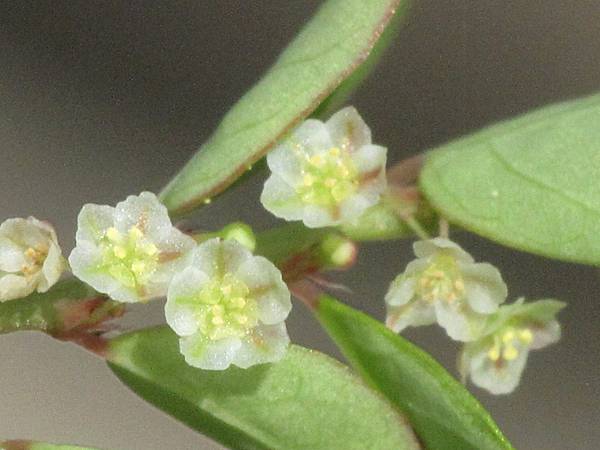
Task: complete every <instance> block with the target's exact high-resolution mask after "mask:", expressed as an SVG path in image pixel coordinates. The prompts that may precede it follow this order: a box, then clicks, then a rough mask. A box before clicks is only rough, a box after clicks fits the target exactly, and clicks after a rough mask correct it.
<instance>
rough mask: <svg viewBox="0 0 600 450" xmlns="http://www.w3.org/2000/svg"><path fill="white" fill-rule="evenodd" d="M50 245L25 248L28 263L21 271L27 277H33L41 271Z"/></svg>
mask: <svg viewBox="0 0 600 450" xmlns="http://www.w3.org/2000/svg"><path fill="white" fill-rule="evenodd" d="M48 250H49V249H48V247H47V246H42V245H38V246H36V247H29V248H28V249H27V250H25V253H24V254H25V260H26V263H25V264H23V266H22V267H21V272H22V273H23V275H25V276H26V277H31V276H33V275H35V274H36V273H37V272H39V271H40V269H41V268H42V266H43V265H44V261H45V260H46V256H48Z"/></svg>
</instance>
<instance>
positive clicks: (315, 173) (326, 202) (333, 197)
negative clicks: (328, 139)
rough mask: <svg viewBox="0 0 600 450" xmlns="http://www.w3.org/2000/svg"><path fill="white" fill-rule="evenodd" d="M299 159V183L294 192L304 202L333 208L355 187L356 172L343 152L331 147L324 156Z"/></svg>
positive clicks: (345, 152)
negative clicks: (301, 160) (300, 167)
mask: <svg viewBox="0 0 600 450" xmlns="http://www.w3.org/2000/svg"><path fill="white" fill-rule="evenodd" d="M301 157H302V159H303V164H302V166H303V167H302V184H301V185H300V186H298V188H297V189H296V190H297V192H298V194H299V195H300V197H301V198H302V200H303V201H304V202H306V203H309V204H313V205H319V206H333V205H337V204H339V203H340V202H341V201H342V200H344V199H346V198H347V197H349V196H350V195H352V194H353V193H354V192H355V191H356V189H357V188H358V179H357V178H358V177H357V175H358V172H357V170H356V167H355V165H354V163H353V162H352V159H351V158H350V155H349V154H348V152H347V151H345V150H340V149H339V148H338V147H333V148H330V149H329V151H327V152H325V153H319V154H317V155H313V156H308V155H307V154H302V156H301Z"/></svg>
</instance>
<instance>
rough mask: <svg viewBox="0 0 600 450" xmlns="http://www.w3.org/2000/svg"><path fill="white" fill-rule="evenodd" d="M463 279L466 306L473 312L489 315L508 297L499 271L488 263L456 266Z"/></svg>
mask: <svg viewBox="0 0 600 450" xmlns="http://www.w3.org/2000/svg"><path fill="white" fill-rule="evenodd" d="M458 266H459V268H460V272H461V274H462V276H463V279H464V284H465V294H466V300H467V302H468V304H469V305H470V306H471V308H473V310H474V311H476V312H478V313H481V314H491V313H493V312H495V311H496V310H497V309H498V305H499V304H501V303H504V301H505V300H506V296H507V295H508V289H507V287H506V284H505V283H504V281H503V280H502V275H501V274H500V271H499V270H498V269H496V268H495V267H494V266H492V265H491V264H488V263H475V264H464V263H460V262H459V264H458Z"/></svg>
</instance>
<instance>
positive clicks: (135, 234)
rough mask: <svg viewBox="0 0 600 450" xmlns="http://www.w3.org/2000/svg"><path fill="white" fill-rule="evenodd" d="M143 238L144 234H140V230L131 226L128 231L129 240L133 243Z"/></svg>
mask: <svg viewBox="0 0 600 450" xmlns="http://www.w3.org/2000/svg"><path fill="white" fill-rule="evenodd" d="M143 236H144V233H142V230H140V229H139V228H138V227H136V226H133V227H131V228H130V229H129V239H131V240H133V241H137V240H138V239H141V238H142V237H143Z"/></svg>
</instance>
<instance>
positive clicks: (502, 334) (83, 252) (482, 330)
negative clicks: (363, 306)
mask: <svg viewBox="0 0 600 450" xmlns="http://www.w3.org/2000/svg"><path fill="white" fill-rule="evenodd" d="M386 151H387V150H386V149H385V148H384V147H381V146H378V145H374V144H372V142H371V131H370V129H369V128H368V126H367V125H366V124H365V123H364V121H363V120H362V118H361V117H360V116H359V115H358V113H357V112H356V110H355V109H354V108H352V107H348V108H344V109H342V110H341V111H339V112H338V113H336V114H334V115H333V116H332V117H331V118H330V119H329V120H328V121H327V122H325V123H324V122H321V121H319V120H314V119H309V120H306V121H305V122H304V123H303V124H301V125H300V126H299V127H298V128H297V129H296V130H294V131H293V132H292V133H291V135H290V136H289V137H288V138H286V139H285V140H283V141H282V142H281V143H280V144H279V145H278V146H277V147H276V148H275V149H274V150H273V151H272V152H271V153H269V155H268V156H267V163H268V165H269V168H270V169H271V172H272V173H271V176H270V177H269V179H268V180H267V181H266V183H265V186H264V189H263V192H262V195H261V201H262V204H263V205H264V206H265V208H266V209H267V210H269V211H271V212H272V213H273V214H275V215H276V216H278V217H280V218H283V219H286V220H302V221H303V222H304V224H305V225H306V226H308V227H311V228H317V227H329V226H338V225H342V224H346V223H349V222H351V221H356V220H360V216H361V215H362V214H363V213H365V211H366V210H367V209H368V208H370V207H372V206H374V205H376V204H377V203H378V202H379V201H380V198H381V196H382V195H384V194H385V192H386V189H387V182H386V172H385V165H386ZM76 243H77V245H76V247H75V249H74V250H73V252H72V253H71V255H70V257H69V263H70V266H71V270H72V272H73V274H74V275H75V276H76V277H78V278H79V279H81V280H83V281H85V282H86V283H88V284H90V285H91V286H92V287H93V288H95V289H96V290H98V291H99V292H102V293H105V294H107V295H108V296H110V297H111V298H113V299H114V300H117V301H121V302H128V303H131V302H145V301H148V300H150V299H153V298H156V297H161V296H165V295H166V297H167V303H166V305H165V314H166V320H167V323H168V324H169V325H170V326H171V328H173V330H174V331H175V332H176V333H177V334H178V335H179V336H180V349H181V352H182V354H183V355H184V356H185V359H186V361H187V362H188V363H189V364H190V365H193V366H195V367H199V368H203V369H215V370H218V369H225V368H227V367H229V365H231V364H234V365H237V366H239V367H249V366H251V365H254V364H259V363H264V362H272V361H277V360H279V359H281V358H282V357H283V355H284V354H285V350H286V348H287V346H288V343H289V338H288V335H287V331H286V327H285V322H284V321H285V319H286V318H287V316H288V314H289V312H290V309H291V302H290V293H289V290H288V288H287V286H286V285H285V283H284V282H283V281H282V276H281V273H280V272H279V270H278V269H277V268H276V267H275V266H274V265H273V264H272V263H271V262H270V261H268V260H267V259H265V258H263V257H261V256H255V255H253V254H252V253H251V249H248V248H247V247H245V246H244V245H242V244H241V243H240V242H239V241H237V240H233V239H232V240H221V239H219V238H215V239H210V240H208V241H205V242H203V243H200V244H197V243H196V242H195V240H194V239H192V238H191V237H190V236H187V235H185V234H183V233H182V232H180V231H179V230H178V229H177V228H175V227H174V226H173V225H172V224H171V221H170V219H169V216H168V213H167V210H166V208H165V207H164V206H163V205H162V204H161V203H160V202H159V201H158V199H157V198H156V196H154V194H151V193H149V192H143V193H142V194H140V195H139V196H130V197H128V198H127V199H126V200H125V201H123V202H121V203H119V204H117V206H116V207H114V208H113V207H110V206H100V205H93V204H88V205H85V206H84V207H83V209H82V210H81V213H80V214H79V218H78V229H77V235H76ZM414 251H415V254H416V256H417V259H416V260H414V261H413V262H411V263H410V264H408V266H407V267H406V270H405V271H404V273H402V274H400V275H399V276H398V277H397V278H396V279H395V280H394V281H393V282H392V284H391V286H390V289H389V291H388V293H387V295H386V298H385V301H386V305H387V312H388V314H387V319H386V321H387V325H388V327H389V328H391V329H392V330H394V331H396V332H400V331H402V330H403V329H404V328H406V327H408V326H419V325H429V324H433V323H435V322H437V323H439V324H440V325H441V326H442V327H443V328H444V329H445V330H446V332H447V334H448V335H449V336H450V337H451V338H452V339H455V340H458V341H462V342H465V347H464V349H463V351H462V353H461V358H460V370H461V373H462V375H463V378H465V379H466V377H468V376H470V377H471V379H472V381H473V382H474V383H475V384H477V385H478V386H481V387H483V388H485V389H488V390H489V391H491V392H492V393H496V394H499V393H508V392H511V391H512V390H513V389H514V388H515V387H516V386H517V384H518V382H519V379H520V377H521V373H522V371H523V369H524V367H525V363H526V359H527V356H528V353H529V351H530V350H532V349H538V348H541V347H544V346H546V345H548V344H550V343H553V342H556V341H557V340H558V339H559V337H560V327H559V325H558V322H557V321H556V319H555V316H556V314H557V313H558V311H559V310H560V309H561V308H562V307H563V306H564V305H563V304H562V303H561V302H558V301H554V300H540V301H537V302H531V303H524V302H523V300H522V299H520V300H518V301H517V302H515V303H514V304H511V305H504V306H500V305H501V304H502V303H504V301H505V300H506V296H507V288H506V285H505V284H504V282H503V280H502V277H501V275H500V272H499V271H498V270H497V269H496V268H495V267H493V266H492V265H490V264H486V263H475V262H474V260H473V258H472V257H471V256H470V255H469V254H468V253H466V252H465V251H464V250H462V249H461V248H460V247H459V246H458V245H457V244H455V243H454V242H452V241H450V240H448V239H444V238H435V239H429V240H423V241H419V242H416V243H415V244H414ZM65 267H66V262H65V260H64V258H63V257H62V256H61V250H60V247H59V246H58V242H57V239H56V233H55V232H54V230H53V228H52V227H51V226H50V225H49V224H47V223H44V222H40V221H38V220H36V219H34V218H29V219H9V220H7V221H6V222H4V223H3V224H2V225H1V226H0V301H4V300H10V299H15V298H19V297H23V296H26V295H28V294H29V293H31V292H33V291H34V290H37V291H38V292H45V291H46V290H48V289H49V288H50V286H52V284H54V283H55V282H56V281H57V280H58V279H59V277H60V275H61V273H62V272H63V270H64V269H65Z"/></svg>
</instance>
